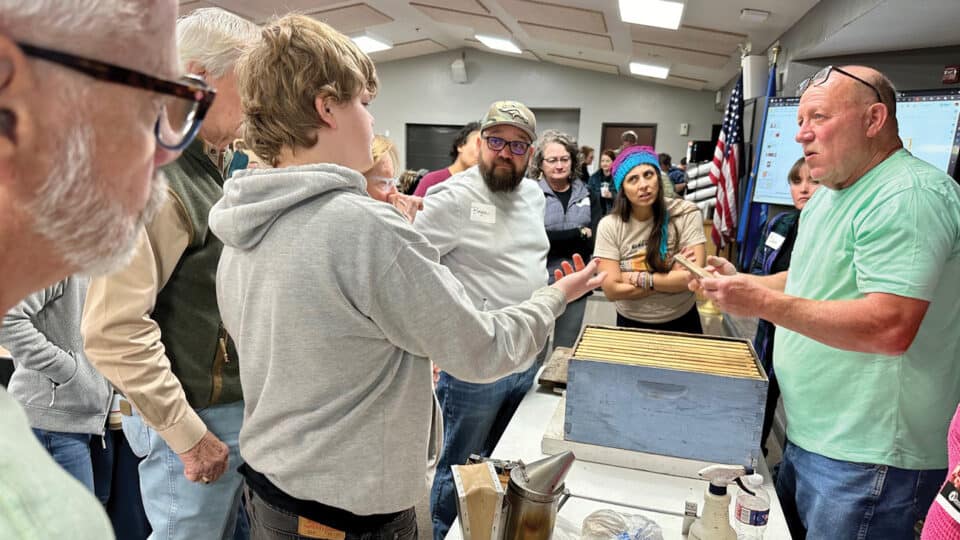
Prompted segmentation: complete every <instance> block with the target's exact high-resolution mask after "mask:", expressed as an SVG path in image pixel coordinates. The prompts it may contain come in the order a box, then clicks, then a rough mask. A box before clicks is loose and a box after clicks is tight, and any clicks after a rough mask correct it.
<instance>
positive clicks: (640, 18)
mask: <svg viewBox="0 0 960 540" xmlns="http://www.w3.org/2000/svg"><path fill="white" fill-rule="evenodd" d="M683 7H684V3H683V2H674V1H670V0H620V18H621V19H622V20H623V22H625V23H632V24H643V25H646V26H656V27H658V28H669V29H670V30H676V29H677V28H680V19H681V18H682V17H683Z"/></svg>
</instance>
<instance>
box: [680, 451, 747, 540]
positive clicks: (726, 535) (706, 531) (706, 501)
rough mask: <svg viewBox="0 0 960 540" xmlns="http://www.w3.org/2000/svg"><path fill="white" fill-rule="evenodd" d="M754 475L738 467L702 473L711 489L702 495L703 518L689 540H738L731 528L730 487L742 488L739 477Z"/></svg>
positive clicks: (716, 468)
mask: <svg viewBox="0 0 960 540" xmlns="http://www.w3.org/2000/svg"><path fill="white" fill-rule="evenodd" d="M752 473H753V470H752V469H748V468H746V467H742V466H739V465H711V466H709V467H707V468H705V469H702V470H701V471H700V473H699V474H700V476H701V477H702V478H703V479H704V480H707V481H708V482H710V486H709V487H708V488H707V491H706V492H705V493H704V494H703V515H702V516H701V517H700V519H698V520H697V521H696V522H694V524H693V526H692V527H690V534H689V535H688V536H687V539H688V540H737V533H736V531H734V530H733V527H731V526H730V494H729V493H727V486H729V485H730V484H733V483H737V484H738V485H739V486H741V488H742V487H743V484H742V483H741V481H740V477H741V476H744V475H747V474H752Z"/></svg>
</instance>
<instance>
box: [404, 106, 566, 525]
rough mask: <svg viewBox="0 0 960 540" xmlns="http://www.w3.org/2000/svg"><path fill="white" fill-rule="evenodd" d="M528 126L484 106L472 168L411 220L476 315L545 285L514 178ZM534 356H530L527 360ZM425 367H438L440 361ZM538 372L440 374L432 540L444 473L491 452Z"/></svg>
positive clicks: (533, 224)
mask: <svg viewBox="0 0 960 540" xmlns="http://www.w3.org/2000/svg"><path fill="white" fill-rule="evenodd" d="M536 129H537V124H536V119H535V118H534V115H533V113H531V112H530V109H528V108H527V107H526V106H525V105H523V104H522V103H518V102H516V101H498V102H496V103H494V104H493V105H491V106H490V108H489V110H488V111H487V113H486V115H484V117H483V119H481V120H480V137H479V138H478V139H477V154H478V156H479V162H478V163H477V165H475V166H473V167H471V168H469V169H467V170H465V171H463V172H461V173H459V174H456V175H454V176H453V177H451V178H450V179H449V180H447V181H446V182H444V183H442V184H439V185H438V186H436V187H435V188H433V189H432V190H431V191H430V197H429V198H427V199H426V200H425V201H424V209H423V211H422V212H421V213H420V215H419V216H418V217H417V221H416V222H415V223H414V228H415V229H417V230H418V231H419V232H421V233H422V234H423V235H424V236H426V237H427V239H428V240H429V241H430V243H431V244H432V245H433V246H434V247H436V248H437V250H439V252H440V264H442V265H444V266H446V267H447V268H449V269H450V271H451V272H452V273H453V275H454V276H455V277H456V278H457V279H458V280H459V281H460V282H461V283H463V286H464V289H466V293H467V296H468V297H469V299H470V300H471V301H472V302H473V303H474V305H475V306H476V307H477V308H479V309H481V310H484V311H486V310H496V309H502V308H505V307H507V306H510V305H513V304H516V303H517V302H521V301H523V300H525V299H527V298H529V297H530V295H531V294H533V292H534V291H536V290H537V289H539V288H541V287H543V286H544V285H546V283H547V252H548V251H549V248H550V242H549V240H548V239H547V234H546V232H545V231H544V228H543V212H544V204H545V203H544V197H543V192H542V191H541V190H540V188H539V186H538V185H537V184H536V183H535V182H524V181H523V179H524V176H525V174H524V173H525V171H526V167H527V161H528V159H529V157H530V154H531V152H532V148H531V143H532V142H533V141H534V139H535V138H536ZM544 350H545V349H544ZM534 356H536V352H535V351H531V354H530V358H529V359H528V361H532V360H533V357H534ZM433 360H434V361H436V362H438V363H440V364H441V365H442V361H443V360H444V359H440V358H434V359H433ZM528 365H529V364H528ZM538 367H539V362H535V363H533V364H532V365H529V367H527V368H525V369H521V370H520V371H518V372H515V373H512V374H510V375H507V376H506V377H502V378H500V379H498V380H495V381H493V382H486V383H478V382H470V381H465V380H462V379H459V378H457V377H455V376H454V375H452V374H450V373H447V372H445V371H444V372H441V373H440V377H439V380H438V381H437V388H436V391H437V399H438V400H439V401H440V407H441V409H442V410H443V426H444V437H443V450H442V452H441V453H440V461H439V462H438V464H437V474H436V478H435V479H434V483H433V490H432V492H431V493H430V507H431V514H432V517H433V534H434V538H436V539H442V538H443V537H444V536H446V534H447V531H448V529H449V528H450V524H451V523H453V520H454V518H456V517H457V507H456V499H457V494H456V486H455V485H454V482H453V475H452V473H451V470H450V466H451V465H459V464H463V463H465V462H466V460H467V458H468V457H469V456H470V454H481V455H490V453H491V452H492V451H493V448H494V446H496V444H497V441H498V440H499V439H500V435H502V434H503V430H504V429H505V428H506V426H507V424H508V423H509V422H510V418H511V417H512V416H513V413H514V411H515V410H516V408H517V405H519V403H520V400H521V399H523V396H524V394H526V392H527V390H529V388H530V385H531V384H532V383H533V378H534V375H535V374H536V372H537V368H538Z"/></svg>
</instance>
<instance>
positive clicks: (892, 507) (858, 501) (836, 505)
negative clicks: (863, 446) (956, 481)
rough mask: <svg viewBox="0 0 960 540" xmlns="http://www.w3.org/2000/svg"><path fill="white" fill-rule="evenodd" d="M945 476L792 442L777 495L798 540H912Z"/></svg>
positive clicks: (780, 473)
mask: <svg viewBox="0 0 960 540" xmlns="http://www.w3.org/2000/svg"><path fill="white" fill-rule="evenodd" d="M946 474H947V472H946V470H945V469H940V470H907V469H898V468H896V467H890V466H887V465H873V464H869V463H852V462H849V461H838V460H835V459H830V458H828V457H826V456H821V455H820V454H814V453H813V452H808V451H806V450H804V449H803V448H800V447H799V446H797V445H795V444H793V443H790V442H788V443H787V447H786V450H785V451H784V453H783V462H782V463H781V464H780V472H779V474H778V476H777V495H778V496H779V498H780V504H781V506H782V507H783V513H784V515H785V516H786V519H787V525H788V526H789V527H790V532H791V533H792V534H793V537H794V538H805V537H806V538H811V539H814V540H819V539H821V538H829V539H831V540H833V539H836V540H847V539H857V540H866V539H883V540H886V539H890V540H902V539H908V540H910V539H913V538H914V537H915V533H914V526H915V524H916V522H917V521H918V520H920V519H923V517H924V516H926V514H927V509H928V508H929V507H930V504H931V503H932V502H933V498H934V496H935V495H936V493H937V491H938V490H939V489H940V484H941V483H943V478H944V477H945V476H946Z"/></svg>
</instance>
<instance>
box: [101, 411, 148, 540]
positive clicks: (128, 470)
mask: <svg viewBox="0 0 960 540" xmlns="http://www.w3.org/2000/svg"><path fill="white" fill-rule="evenodd" d="M90 452H91V455H92V457H93V482H94V485H95V486H96V493H97V498H98V499H100V501H101V502H103V503H104V505H105V506H106V509H107V515H108V516H110V523H111V524H112V525H113V534H114V535H116V537H117V538H122V539H123V540H145V539H146V538H147V537H148V536H149V535H150V522H148V521H147V514H146V513H144V511H143V500H142V499H141V498H140V473H139V472H138V471H137V467H139V465H140V458H138V457H137V456H135V455H134V454H133V451H131V450H130V445H129V444H127V439H126V437H124V436H123V431H122V430H119V429H111V430H107V433H106V437H105V438H104V439H103V440H102V441H101V439H100V437H94V438H93V441H91V443H90Z"/></svg>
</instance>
